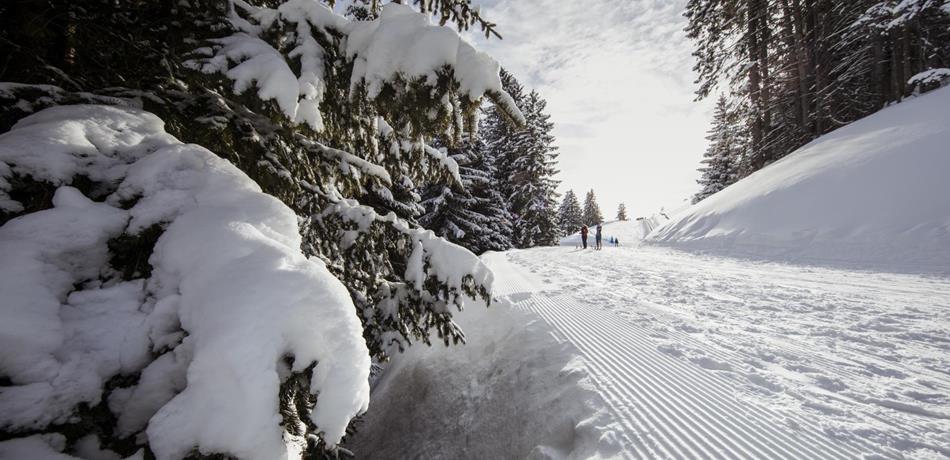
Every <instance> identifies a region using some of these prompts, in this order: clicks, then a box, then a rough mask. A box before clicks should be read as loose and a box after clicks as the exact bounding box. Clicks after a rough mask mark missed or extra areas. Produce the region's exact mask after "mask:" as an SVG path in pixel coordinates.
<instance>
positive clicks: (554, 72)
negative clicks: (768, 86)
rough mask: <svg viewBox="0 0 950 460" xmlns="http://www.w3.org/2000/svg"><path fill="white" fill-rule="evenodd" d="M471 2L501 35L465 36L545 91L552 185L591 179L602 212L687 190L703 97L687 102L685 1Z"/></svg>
mask: <svg viewBox="0 0 950 460" xmlns="http://www.w3.org/2000/svg"><path fill="white" fill-rule="evenodd" d="M480 4H482V5H483V8H482V12H483V14H484V16H485V17H486V18H488V19H489V20H491V21H493V22H495V23H497V24H498V30H499V32H500V33H501V34H502V36H504V40H500V41H499V40H497V39H490V40H486V39H484V38H483V37H481V36H478V35H477V32H473V33H472V36H471V38H472V40H473V41H475V42H476V43H477V45H478V46H479V47H480V48H482V49H484V50H485V51H487V52H488V53H489V54H491V55H492V56H494V57H495V58H496V59H498V60H499V61H500V62H501V63H502V65H504V66H505V67H506V68H508V69H509V70H510V71H511V72H512V73H513V74H514V75H515V76H516V77H518V78H519V80H521V81H522V83H524V84H526V85H527V86H528V87H530V88H533V89H537V90H538V91H539V92H540V93H541V95H542V96H543V97H544V98H545V99H547V100H548V110H549V111H550V113H551V116H552V120H553V121H554V123H555V136H556V137H557V139H558V145H559V147H560V163H561V164H560V169H561V174H560V175H559V179H561V180H562V181H563V183H562V187H561V190H562V192H563V191H566V190H567V189H574V190H575V192H577V193H578V194H579V195H581V196H583V193H585V192H586V190H588V189H590V188H594V189H595V191H596V192H597V195H598V199H599V201H600V204H601V207H602V208H603V209H604V211H605V214H607V215H609V216H611V217H612V216H613V214H614V212H615V210H616V206H617V204H618V203H619V202H626V203H627V206H628V208H629V209H631V210H632V212H633V213H634V214H635V215H644V214H649V213H652V212H654V211H656V210H657V209H659V207H660V206H667V207H669V206H672V205H676V204H678V203H681V202H682V200H683V199H685V198H688V197H689V196H690V195H691V194H692V193H693V192H695V190H696V185H695V179H696V177H697V175H696V172H695V170H696V167H697V166H698V164H699V160H700V158H701V156H702V152H703V150H704V148H705V140H704V136H705V131H706V130H707V129H708V121H709V112H710V110H709V109H710V106H709V103H707V102H703V103H695V102H693V97H694V94H693V92H694V91H695V88H694V86H693V83H692V81H693V74H692V66H693V61H692V57H691V55H690V53H691V44H690V43H689V41H688V40H687V38H686V36H685V33H684V32H683V27H684V26H685V18H683V16H682V11H683V6H684V4H685V0H630V1H623V2H617V1H616V0H587V1H584V2H565V1H563V0H532V1H524V0H490V1H483V2H480Z"/></svg>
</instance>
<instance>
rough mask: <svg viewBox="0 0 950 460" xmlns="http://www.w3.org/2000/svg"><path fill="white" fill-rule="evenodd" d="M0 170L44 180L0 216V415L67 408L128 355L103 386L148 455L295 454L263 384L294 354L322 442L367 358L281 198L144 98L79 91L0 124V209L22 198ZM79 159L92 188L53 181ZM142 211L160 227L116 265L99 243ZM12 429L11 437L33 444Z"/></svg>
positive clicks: (340, 417) (348, 406) (127, 229)
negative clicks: (135, 271) (98, 195)
mask: <svg viewBox="0 0 950 460" xmlns="http://www.w3.org/2000/svg"><path fill="white" fill-rule="evenodd" d="M14 174H16V175H17V176H20V177H24V176H30V177H32V178H33V179H34V180H38V181H44V182H48V183H51V184H53V185H54V186H56V187H58V188H57V190H56V192H55V196H54V197H53V201H52V205H53V207H52V208H50V209H46V210H43V211H39V212H34V213H29V214H25V215H21V216H19V217H17V218H14V219H12V220H10V221H9V222H7V223H6V224H4V225H3V226H2V227H0V253H2V254H3V258H2V259H0V292H3V303H2V305H0V319H2V320H0V376H3V377H6V378H8V379H10V381H11V383H12V385H10V386H5V387H3V389H2V391H0V429H2V430H4V431H8V432H16V431H17V430H42V429H44V428H45V427H47V426H48V425H50V424H54V423H64V422H67V421H70V420H72V417H74V411H75V410H76V406H77V405H78V404H79V403H87V404H89V405H90V406H94V405H96V404H98V403H100V402H103V401H102V399H103V397H104V396H107V395H104V393H103V385H104V383H105V382H106V381H107V380H108V379H110V378H111V377H113V376H116V375H133V374H135V373H136V372H138V371H141V377H140V379H139V380H138V382H137V383H136V384H135V385H133V386H130V387H124V388H119V389H117V390H115V391H113V392H111V396H109V399H108V401H106V402H107V403H108V407H109V408H110V409H111V410H112V411H113V413H115V414H116V416H117V417H118V418H119V431H120V435H133V434H136V433H140V432H142V430H143V429H145V431H144V433H145V435H146V436H147V441H148V444H149V446H150V447H151V449H152V451H153V452H154V453H155V455H156V456H157V458H159V459H173V458H182V457H184V456H186V455H188V453H189V452H191V451H193V450H194V449H198V450H199V451H201V452H204V453H213V452H218V453H226V454H229V455H234V456H237V457H239V458H247V459H276V458H288V457H299V452H300V451H301V450H302V449H303V447H305V446H306V443H307V440H306V439H301V438H300V437H294V436H291V435H290V434H289V433H287V432H285V431H284V428H282V426H281V414H280V412H279V410H278V403H279V401H278V393H279V389H280V388H279V387H280V385H281V382H282V381H283V380H285V379H286V378H287V377H289V375H290V373H291V372H304V371H305V370H307V369H308V368H310V367H311V366H314V367H313V368H312V379H311V381H310V391H311V392H312V393H313V394H319V398H318V400H317V405H316V407H315V408H314V409H313V411H312V414H310V419H311V420H312V421H313V423H314V424H315V425H316V426H317V428H318V429H319V431H321V432H322V433H323V436H324V440H325V441H326V442H327V443H328V444H330V445H334V444H335V443H337V442H339V440H340V438H341V437H342V435H343V433H344V430H345V428H346V426H347V424H348V422H349V420H350V419H351V418H352V417H354V416H355V415H357V414H358V413H361V412H363V411H365V409H366V407H367V404H368V399H369V388H368V383H367V378H368V375H369V368H370V358H369V353H368V350H367V347H366V344H365V342H364V340H363V337H362V327H361V325H360V322H359V320H358V319H357V317H356V314H355V308H354V306H353V304H352V301H351V300H350V297H349V294H348V292H347V290H346V289H345V287H344V286H343V285H342V284H341V283H340V282H339V281H338V280H337V279H336V278H334V277H333V276H332V275H331V274H330V273H329V272H328V270H327V268H326V267H325V266H324V264H323V263H322V262H320V261H319V260H316V259H307V258H306V257H305V256H304V255H303V254H302V253H301V252H300V245H301V237H300V234H299V233H298V227H297V216H296V215H295V214H294V213H293V211H291V210H290V209H289V208H287V207H286V206H285V205H284V204H282V203H281V202H280V201H278V200H277V199H276V198H274V197H271V196H269V195H266V194H264V193H262V192H261V189H260V187H259V186H258V185H257V184H255V183H254V182H253V181H251V180H250V179H249V178H248V177H247V176H246V175H245V174H244V173H243V172H241V171H240V170H238V169H237V168H236V167H234V166H233V165H231V164H230V163H228V162H227V161H225V160H223V159H221V158H219V157H218V156H216V155H214V154H213V153H211V152H209V151H208V150H206V149H204V148H202V147H200V146H196V145H186V144H182V143H180V142H179V141H178V140H176V139H175V138H174V137H172V136H171V135H169V134H167V133H165V132H164V130H163V123H162V121H161V120H160V119H158V118H157V117H155V116H154V115H152V114H149V113H146V112H142V111H139V110H134V109H125V108H118V107H110V106H82V105H80V106H61V107H54V108H50V109H47V110H44V111H42V112H39V113H37V114H35V115H32V116H30V117H27V118H25V119H23V120H21V121H20V122H19V123H17V124H16V126H14V128H13V129H12V130H11V131H10V132H8V133H5V134H3V135H2V136H0V191H2V192H3V193H4V196H3V197H4V199H5V200H4V201H2V203H3V206H4V207H3V209H4V210H7V211H17V210H20V209H22V204H21V203H17V202H16V201H14V200H13V199H12V198H10V196H9V194H8V192H9V191H10V179H11V178H12V177H13V175H14ZM78 176H86V177H88V178H89V179H91V180H93V181H95V182H96V183H98V184H99V187H98V188H99V189H100V190H101V189H105V190H107V191H108V190H114V191H113V192H112V193H109V194H108V195H107V196H106V197H105V199H104V200H103V201H93V200H92V199H90V198H89V197H87V196H85V195H84V194H83V193H82V192H81V191H80V190H78V189H77V188H74V187H71V186H70V185H69V184H71V183H72V182H73V181H74V179H75V178H76V177H78ZM153 225H161V226H162V227H164V228H165V231H164V233H162V234H161V236H160V237H159V238H158V240H157V242H156V244H155V249H154V252H153V253H152V254H151V257H150V258H149V263H150V265H151V267H152V271H151V276H149V277H148V278H144V279H134V280H122V278H121V276H120V275H119V274H118V273H117V272H116V271H115V270H114V269H113V268H112V267H111V266H110V261H109V258H110V249H109V246H108V243H109V242H110V240H112V239H114V238H116V237H119V236H123V235H129V236H135V235H137V234H139V233H140V232H141V231H142V230H143V229H147V228H150V227H152V226H153ZM155 355H157V358H154V359H153V356H155ZM288 358H291V359H288ZM290 361H292V364H288V363H289V362H290ZM301 415H302V416H304V415H305V414H301ZM146 424H147V429H146ZM26 439H27V438H24V440H23V441H22V442H20V443H19V444H16V445H15V446H14V447H16V448H17V449H19V448H22V447H23V446H27V447H29V446H30V445H34V446H43V445H47V447H48V444H44V443H40V442H37V441H35V440H34V441H27V440H26ZM4 445H5V447H2V448H5V449H10V448H11V447H10V445H9V444H4ZM17 446H19V447H17ZM47 450H48V449H47ZM60 450H61V449H60ZM17 452H19V451H17Z"/></svg>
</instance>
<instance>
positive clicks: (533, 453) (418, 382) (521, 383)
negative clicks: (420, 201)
mask: <svg viewBox="0 0 950 460" xmlns="http://www.w3.org/2000/svg"><path fill="white" fill-rule="evenodd" d="M488 257H504V255H501V254H493V255H490V256H488ZM514 300H517V298H515V299H514ZM511 301H512V299H509V298H507V297H506V298H502V299H499V301H498V302H496V303H495V304H493V305H492V306H491V307H490V308H485V305H484V304H483V303H482V304H475V305H468V306H467V308H466V309H465V311H463V312H461V313H459V314H457V315H456V316H455V320H456V321H457V322H458V324H459V325H460V326H461V327H462V328H463V329H464V330H465V333H466V342H467V343H466V344H465V345H458V346H451V347H445V346H444V345H442V344H441V343H437V344H435V345H433V346H432V347H427V346H425V345H422V344H416V345H414V346H412V347H411V348H409V349H408V350H407V351H406V352H405V353H403V354H399V355H397V356H395V357H394V358H393V360H392V362H391V364H390V365H389V366H388V367H387V368H386V370H385V371H384V373H383V374H382V377H381V379H380V380H379V381H378V382H377V384H376V385H375V387H374V390H373V399H372V403H371V404H370V411H369V412H368V413H367V414H366V416H365V417H364V418H363V420H362V423H360V424H359V425H358V431H357V433H356V435H355V436H354V437H353V438H351V439H348V441H347V447H348V448H349V449H352V450H353V451H354V453H355V454H356V456H357V458H379V459H392V458H432V459H436V458H473V459H474V458H565V457H571V458H614V457H616V456H617V455H618V454H619V453H620V452H621V450H622V446H621V440H620V439H619V437H618V433H619V431H620V428H619V427H618V426H616V425H615V424H614V423H613V422H612V421H611V418H612V417H611V416H610V415H609V413H608V408H607V406H606V405H605V402H604V400H603V399H602V398H601V397H600V395H598V394H597V392H596V391H595V390H594V389H593V383H592V382H591V381H590V377H589V375H588V373H587V372H586V371H585V370H584V368H583V366H582V365H581V361H580V358H579V352H578V350H577V349H576V348H575V347H574V346H573V345H571V344H570V343H569V342H567V341H565V340H564V339H563V338H562V337H559V336H557V335H554V334H552V333H551V330H550V328H548V327H547V325H545V324H544V322H543V321H541V319H540V318H538V317H537V315H534V314H532V313H528V312H524V311H520V310H518V309H513V308H512V306H511Z"/></svg>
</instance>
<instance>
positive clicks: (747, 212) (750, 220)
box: [648, 88, 950, 273]
mask: <svg viewBox="0 0 950 460" xmlns="http://www.w3.org/2000/svg"><path fill="white" fill-rule="evenodd" d="M948 172H950V88H944V89H940V90H936V91H934V92H932V93H929V94H927V95H924V96H921V97H917V98H914V99H910V100H907V101H905V102H903V103H900V104H897V105H894V106H892V107H889V108H886V109H884V110H882V111H880V112H878V113H876V114H874V115H871V116H869V117H867V118H864V119H862V120H859V121H857V122H855V123H853V124H851V125H848V126H846V127H843V128H841V129H839V130H837V131H835V132H833V133H830V134H828V135H825V136H822V137H821V138H819V139H816V140H815V141H813V142H811V143H809V144H807V145H805V146H804V147H802V148H800V149H798V150H796V151H795V152H793V153H792V154H790V155H788V156H787V157H785V158H783V159H781V160H779V161H777V162H775V163H774V164H772V165H770V166H768V167H766V168H764V169H762V170H760V171H758V172H756V173H755V174H752V175H751V176H749V177H747V178H745V179H743V180H741V181H739V182H738V183H736V184H734V185H732V186H730V187H728V188H726V189H724V190H722V191H721V192H719V193H717V194H715V195H713V196H711V197H709V198H707V199H706V200H704V201H702V202H700V203H698V204H697V205H695V206H692V207H690V208H688V209H686V210H685V211H683V212H682V213H680V214H678V215H676V216H674V217H673V220H672V221H671V222H669V223H668V224H666V225H665V226H663V227H661V228H659V229H657V230H656V231H655V232H653V233H652V234H651V235H650V236H649V238H648V241H649V242H652V243H655V244H661V245H669V246H674V247H677V248H682V249H687V250H700V251H709V252H716V253H721V254H725V255H735V256H743V257H752V258H767V259H773V260H783V261H791V262H799V263H810V264H819V265H841V266H849V267H860V268H869V269H884V270H888V271H898V272H917V273H929V272H938V273H946V272H948V271H950V180H948V177H947V174H948Z"/></svg>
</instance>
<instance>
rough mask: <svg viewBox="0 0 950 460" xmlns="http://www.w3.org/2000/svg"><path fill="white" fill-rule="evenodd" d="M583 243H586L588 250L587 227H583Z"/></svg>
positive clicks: (585, 247) (585, 246)
mask: <svg viewBox="0 0 950 460" xmlns="http://www.w3.org/2000/svg"><path fill="white" fill-rule="evenodd" d="M581 242H582V243H584V249H587V226H586V225H583V226H581Z"/></svg>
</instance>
